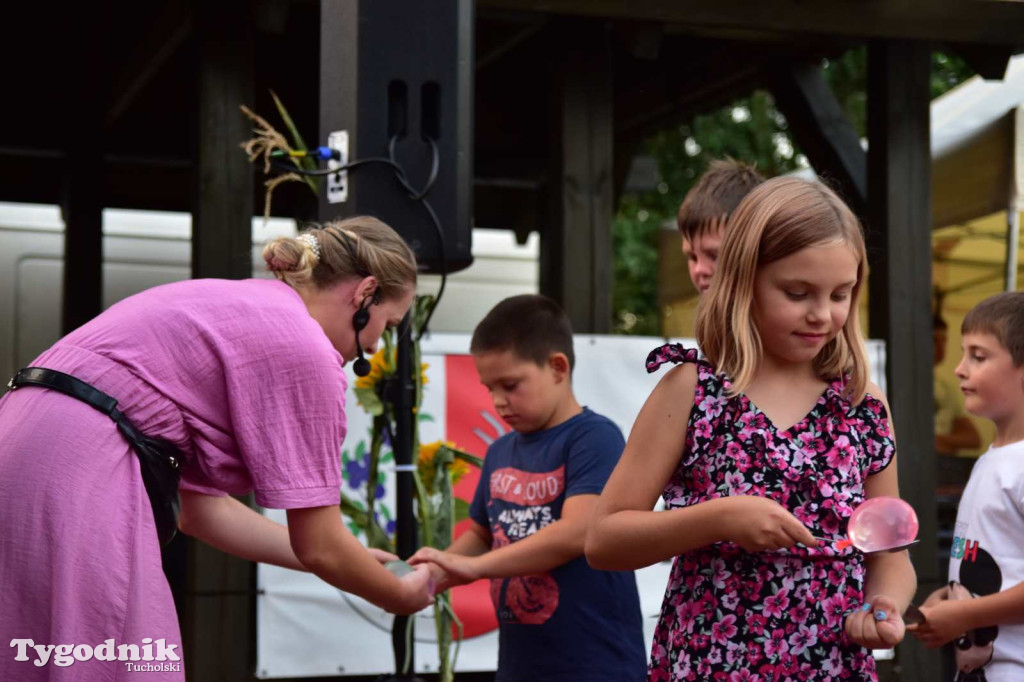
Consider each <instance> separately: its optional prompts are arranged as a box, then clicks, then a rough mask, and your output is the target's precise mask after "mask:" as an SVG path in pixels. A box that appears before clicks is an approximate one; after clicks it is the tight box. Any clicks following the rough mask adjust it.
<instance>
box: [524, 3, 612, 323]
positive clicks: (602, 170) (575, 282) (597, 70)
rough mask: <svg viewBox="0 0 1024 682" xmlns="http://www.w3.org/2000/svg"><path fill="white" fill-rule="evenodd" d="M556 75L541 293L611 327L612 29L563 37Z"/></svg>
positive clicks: (576, 318) (573, 316) (576, 315)
mask: <svg viewBox="0 0 1024 682" xmlns="http://www.w3.org/2000/svg"><path fill="white" fill-rule="evenodd" d="M566 38H567V41H566V48H565V52H564V53H563V54H564V56H563V61H562V64H561V68H560V73H559V75H558V76H557V77H556V82H557V83H558V86H557V88H556V93H558V96H557V97H556V109H557V115H556V122H557V126H556V127H557V133H556V140H555V144H553V145H552V150H553V152H554V153H555V154H556V155H557V158H555V159H553V163H552V165H553V166H554V167H558V168H560V169H561V173H560V176H557V177H560V182H558V183H556V185H555V188H554V191H552V192H551V212H552V215H551V219H550V221H549V223H548V225H547V229H545V231H544V233H543V236H542V239H541V273H540V279H541V283H540V285H541V291H542V292H543V293H545V294H546V295H548V296H551V297H552V298H554V299H555V300H556V301H558V302H559V303H560V304H561V305H562V307H563V308H564V309H565V312H566V313H567V314H568V316H569V319H570V320H571V321H572V325H573V330H574V331H576V332H579V333H596V334H601V333H607V332H609V331H610V329H611V317H612V304H611V290H612V280H613V277H612V267H613V266H612V246H611V241H612V239H611V224H612V218H613V215H612V210H613V209H612V205H613V193H614V169H613V163H612V155H613V149H614V147H613V145H614V140H613V137H614V132H613V120H612V77H611V76H612V59H611V49H610V47H611V46H610V35H609V33H608V28H607V27H606V26H604V25H602V24H600V23H597V22H594V23H592V24H587V25H585V26H578V27H576V29H575V30H574V31H573V32H572V33H571V34H570V35H567V36H566Z"/></svg>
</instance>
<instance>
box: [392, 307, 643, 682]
mask: <svg viewBox="0 0 1024 682" xmlns="http://www.w3.org/2000/svg"><path fill="white" fill-rule="evenodd" d="M470 352H471V353H472V355H473V360H474V362H475V363H476V368H477V371H478V372H479V374H480V381H481V383H483V385H484V386H486V387H487V390H488V391H489V392H490V394H491V398H492V400H493V401H494V407H495V410H496V411H497V413H498V416H500V417H501V418H502V419H503V420H504V421H505V423H507V424H508V425H509V426H510V427H511V428H512V429H513V430H512V431H511V432H510V433H507V434H505V435H504V436H502V437H501V438H499V439H498V440H496V441H495V442H494V443H493V444H491V446H490V447H489V448H488V450H487V457H486V458H485V459H484V466H483V471H482V472H481V475H480V483H479V485H478V486H477V490H476V495H475V496H474V498H473V503H472V505H471V507H470V514H469V515H470V525H469V528H468V529H467V530H466V531H465V532H464V533H463V534H462V535H460V536H459V537H458V539H456V540H455V542H453V543H452V545H451V546H450V547H449V548H448V550H447V551H445V552H440V551H438V550H436V549H432V548H423V549H421V550H420V551H419V552H417V553H416V554H415V556H413V557H412V558H411V559H410V563H413V564H415V563H424V562H430V563H432V564H435V565H436V566H438V567H440V568H441V569H443V570H444V572H445V574H446V577H447V585H445V584H442V585H441V589H444V588H445V587H447V586H451V585H458V584H464V583H469V582H472V581H474V580H478V579H480V578H489V579H490V580H491V597H492V599H493V600H494V605H495V609H496V611H497V616H498V629H499V653H498V672H497V676H496V677H495V680H496V682H546V681H549V680H550V681H551V682H555V681H558V682H601V681H608V682H613V681H614V682H640V681H642V680H646V677H647V655H646V651H645V647H644V642H643V625H642V620H641V615H640V600H639V595H638V593H637V587H636V579H635V576H634V575H633V572H632V571H626V572H613V571H598V570H594V569H592V568H590V566H589V565H588V564H587V561H586V558H585V557H584V556H583V545H584V540H585V538H586V534H587V524H588V521H589V519H590V513H591V510H592V509H593V506H594V503H595V502H596V501H597V496H598V495H599V494H600V492H601V490H602V489H603V488H604V484H605V482H606V481H607V479H608V476H609V475H610V474H611V472H612V469H614V468H615V464H616V463H617V462H618V460H619V456H620V455H621V454H622V450H623V447H624V446H625V443H624V441H623V438H622V433H621V431H620V430H619V428H618V427H617V426H615V424H613V423H612V422H611V421H610V420H609V419H607V418H606V417H602V416H601V415H598V414H595V413H594V412H592V411H590V410H589V409H587V408H585V407H581V406H580V404H579V403H578V402H577V401H576V397H575V396H574V394H573V390H572V370H573V365H574V353H573V339H572V328H571V326H570V323H569V319H568V317H567V316H566V315H565V313H564V312H563V311H562V310H561V308H559V307H558V305H557V304H556V303H555V302H554V301H552V300H550V299H548V298H545V297H543V296H535V295H526V296H514V297H512V298H507V299H505V300H504V301H502V302H501V303H499V304H498V305H497V306H495V307H494V309H493V310H491V312H489V313H488V314H487V316H486V317H485V318H484V319H483V321H482V322H481V323H480V324H479V325H478V326H477V328H476V330H475V331H474V332H473V338H472V341H471V343H470Z"/></svg>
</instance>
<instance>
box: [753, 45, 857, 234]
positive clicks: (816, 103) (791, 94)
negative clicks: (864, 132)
mask: <svg viewBox="0 0 1024 682" xmlns="http://www.w3.org/2000/svg"><path fill="white" fill-rule="evenodd" d="M772 94H773V95H775V101H776V103H777V104H778V105H779V109H781V110H782V113H783V114H785V116H786V119H787V120H788V121H789V124H790V125H789V131H790V133H791V134H792V135H793V139H794V140H796V143H797V144H798V145H800V149H801V150H803V152H804V153H805V154H807V158H808V159H810V161H811V165H812V166H813V167H814V170H815V171H816V172H817V173H818V175H819V176H822V177H824V178H826V179H827V180H830V181H833V182H837V183H838V184H839V185H840V192H841V194H842V197H843V199H845V200H846V203H847V204H849V205H850V208H852V209H853V211H854V213H856V214H857V215H858V216H859V217H860V218H861V219H862V220H863V219H864V218H865V211H866V205H867V182H868V172H867V163H868V162H867V154H865V153H864V149H863V148H862V147H861V146H860V139H859V138H858V136H857V131H856V129H855V128H854V127H853V124H852V123H851V122H850V119H848V118H847V117H846V114H845V113H844V112H843V108H842V106H840V104H839V101H838V100H836V97H835V95H834V94H832V89H831V88H830V87H829V85H828V82H827V81H826V80H825V76H824V74H823V73H822V71H821V67H819V66H817V65H815V64H806V63H795V64H790V65H789V66H788V68H784V69H781V70H780V74H779V76H778V78H777V79H776V80H775V83H774V85H773V88H772Z"/></svg>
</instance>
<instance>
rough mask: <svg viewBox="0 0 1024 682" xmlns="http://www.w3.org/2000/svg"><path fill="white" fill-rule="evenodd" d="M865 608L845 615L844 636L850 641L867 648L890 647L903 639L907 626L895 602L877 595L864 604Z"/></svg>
mask: <svg viewBox="0 0 1024 682" xmlns="http://www.w3.org/2000/svg"><path fill="white" fill-rule="evenodd" d="M865 607H869V608H867V609H866V610H865V609H861V610H859V611H855V612H853V613H851V614H850V615H849V616H847V617H846V624H845V626H844V627H845V629H846V636H847V637H848V638H849V639H850V641H851V642H855V643H856V644H860V645H861V646H864V647H867V648H869V649H891V648H893V647H894V646H896V645H897V644H899V643H900V642H902V641H903V637H904V635H905V633H906V630H907V626H906V624H905V623H904V622H903V616H902V615H901V614H900V612H899V608H898V607H897V606H896V602H895V601H894V600H892V599H890V598H889V597H886V596H884V595H879V596H876V597H873V598H872V599H871V601H870V602H869V603H867V604H865Z"/></svg>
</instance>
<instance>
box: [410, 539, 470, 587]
mask: <svg viewBox="0 0 1024 682" xmlns="http://www.w3.org/2000/svg"><path fill="white" fill-rule="evenodd" d="M409 563H410V564H411V565H413V566H416V567H417V568H418V567H419V566H420V565H423V564H426V563H430V564H436V565H437V566H439V567H440V568H441V569H442V570H443V571H444V572H445V574H446V576H447V579H448V586H449V587H454V586H456V585H465V584H466V583H471V582H473V581H475V580H479V579H480V578H482V577H483V576H481V575H480V571H479V569H478V568H477V566H476V563H477V562H476V557H469V556H463V555H461V554H451V553H450V552H442V551H441V550H439V549H434V548H433V547H422V548H420V550H419V551H418V552H416V553H415V554H413V555H412V556H411V557H410V558H409Z"/></svg>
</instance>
